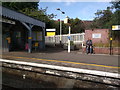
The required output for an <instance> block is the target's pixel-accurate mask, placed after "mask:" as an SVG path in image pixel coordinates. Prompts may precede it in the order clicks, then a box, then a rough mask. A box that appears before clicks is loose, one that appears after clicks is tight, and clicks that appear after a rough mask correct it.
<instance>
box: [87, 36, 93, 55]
mask: <svg viewBox="0 0 120 90" xmlns="http://www.w3.org/2000/svg"><path fill="white" fill-rule="evenodd" d="M92 49H93V46H92V40H91V39H90V38H88V40H87V41H86V53H87V54H88V53H91V54H92V52H93V50H92Z"/></svg>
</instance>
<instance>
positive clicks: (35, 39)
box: [0, 6, 45, 53]
mask: <svg viewBox="0 0 120 90" xmlns="http://www.w3.org/2000/svg"><path fill="white" fill-rule="evenodd" d="M0 8H2V9H1V10H2V11H1V12H2V13H0V16H1V17H2V18H1V20H0V23H1V24H2V51H3V52H9V51H21V50H26V51H28V52H29V53H31V52H32V51H33V50H34V49H35V48H36V49H37V50H42V49H44V48H45V23H44V22H41V21H39V20H37V19H35V18H32V17H29V16H27V15H25V14H22V13H20V12H17V11H14V10H11V9H8V8H5V7H3V6H0Z"/></svg>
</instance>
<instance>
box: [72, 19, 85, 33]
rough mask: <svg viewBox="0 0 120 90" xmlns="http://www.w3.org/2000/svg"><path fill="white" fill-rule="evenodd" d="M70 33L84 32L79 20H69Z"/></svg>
mask: <svg viewBox="0 0 120 90" xmlns="http://www.w3.org/2000/svg"><path fill="white" fill-rule="evenodd" d="M70 24H71V33H82V32H84V30H85V27H84V24H83V22H82V20H80V19H79V18H75V19H70Z"/></svg>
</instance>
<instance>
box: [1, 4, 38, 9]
mask: <svg viewBox="0 0 120 90" xmlns="http://www.w3.org/2000/svg"><path fill="white" fill-rule="evenodd" d="M2 5H3V6H5V7H8V8H11V9H13V10H16V11H19V10H22V9H25V8H34V9H38V2H3V3H2Z"/></svg>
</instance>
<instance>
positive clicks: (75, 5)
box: [39, 2, 111, 20]
mask: <svg viewBox="0 0 120 90" xmlns="http://www.w3.org/2000/svg"><path fill="white" fill-rule="evenodd" d="M108 6H111V4H110V3H109V2H40V3H39V8H45V7H48V9H47V14H51V13H54V14H55V15H57V16H56V18H54V19H55V20H57V19H60V18H61V19H62V20H64V19H65V17H66V16H68V17H70V18H79V19H81V20H93V19H94V17H95V13H96V12H97V10H105V9H106V8H107V7H108ZM56 8H60V9H61V11H64V12H65V14H61V12H60V11H58V10H56Z"/></svg>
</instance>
